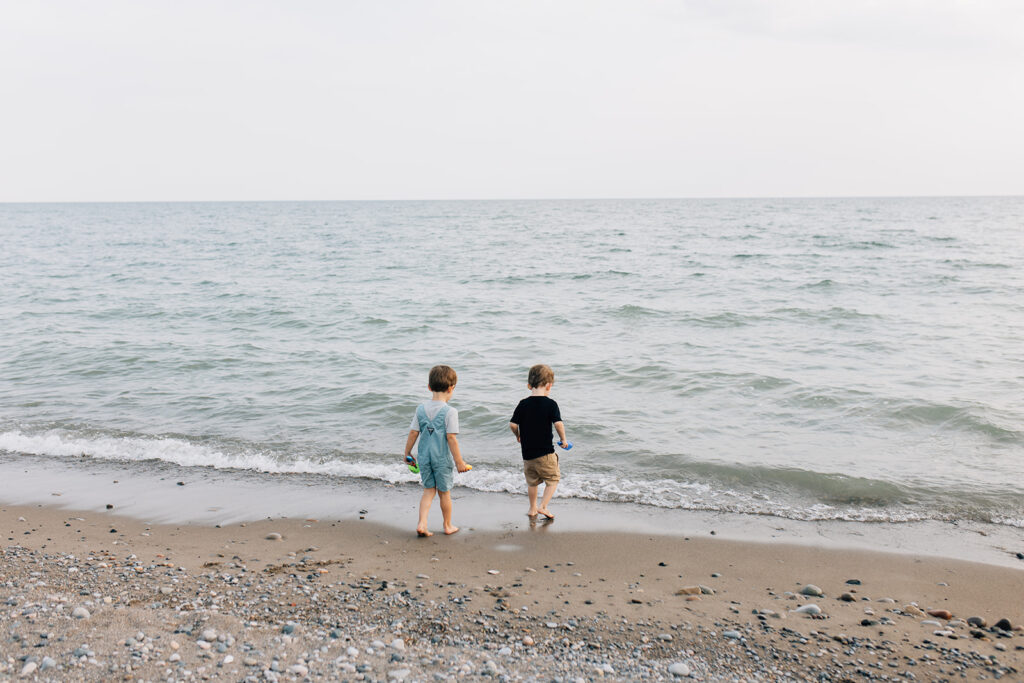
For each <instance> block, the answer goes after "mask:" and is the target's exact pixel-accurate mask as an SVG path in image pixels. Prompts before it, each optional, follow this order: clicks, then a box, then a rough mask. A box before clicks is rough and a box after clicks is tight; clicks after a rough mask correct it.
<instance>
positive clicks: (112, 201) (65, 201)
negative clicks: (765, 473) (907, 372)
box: [0, 194, 1024, 205]
mask: <svg viewBox="0 0 1024 683" xmlns="http://www.w3.org/2000/svg"><path fill="white" fill-rule="evenodd" d="M1017 198H1024V194H934V195H932V194H906V195H903V194H891V195H888V194H877V195H872V194H864V195H857V194H850V195H715V196H678V197H657V196H649V197H641V196H633V197H628V196H627V197H461V198H460V197H424V198H416V197H411V198H398V199H396V198H376V199H48V200H0V205H9V204H257V203H263V204H273V203H280V204H286V203H341V202H351V203H358V202H567V201H715V200H733V201H735V200H770V199H786V200H792V199H1017Z"/></svg>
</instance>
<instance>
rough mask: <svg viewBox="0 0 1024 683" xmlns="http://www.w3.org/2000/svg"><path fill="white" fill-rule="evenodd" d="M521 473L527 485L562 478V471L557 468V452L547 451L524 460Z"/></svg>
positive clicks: (549, 482)
mask: <svg viewBox="0 0 1024 683" xmlns="http://www.w3.org/2000/svg"><path fill="white" fill-rule="evenodd" d="M523 473H524V474H525V475H526V483H527V485H529V486H540V483H541V482H544V483H546V484H554V483H556V482H557V481H558V480H559V479H561V478H562V473H561V472H560V471H559V470H558V454H557V453H548V454H547V455H542V456H540V457H539V458H534V459H533V460H524V461H523Z"/></svg>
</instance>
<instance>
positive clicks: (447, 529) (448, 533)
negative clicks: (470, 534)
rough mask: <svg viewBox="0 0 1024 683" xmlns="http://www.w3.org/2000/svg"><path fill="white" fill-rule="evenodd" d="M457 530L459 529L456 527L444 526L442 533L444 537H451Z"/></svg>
mask: <svg viewBox="0 0 1024 683" xmlns="http://www.w3.org/2000/svg"><path fill="white" fill-rule="evenodd" d="M458 530H459V527H457V526H446V527H445V528H444V533H445V536H451V535H452V534H454V533H455V532H456V531H458Z"/></svg>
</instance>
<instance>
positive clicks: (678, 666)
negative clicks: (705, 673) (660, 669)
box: [668, 662, 690, 678]
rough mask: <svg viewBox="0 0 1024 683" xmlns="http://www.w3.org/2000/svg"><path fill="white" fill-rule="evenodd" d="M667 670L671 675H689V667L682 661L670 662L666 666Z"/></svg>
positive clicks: (683, 676) (684, 676)
mask: <svg viewBox="0 0 1024 683" xmlns="http://www.w3.org/2000/svg"><path fill="white" fill-rule="evenodd" d="M668 672H669V673H670V674H672V675H673V676H680V677H682V678H686V677H687V676H689V675H690V667H688V666H687V665H686V664H683V663H682V662H676V663H675V664H672V665H671V666H669V667H668Z"/></svg>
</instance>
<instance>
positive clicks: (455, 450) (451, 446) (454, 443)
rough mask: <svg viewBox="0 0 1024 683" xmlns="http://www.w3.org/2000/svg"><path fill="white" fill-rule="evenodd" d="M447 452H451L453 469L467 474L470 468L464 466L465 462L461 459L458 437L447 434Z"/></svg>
mask: <svg viewBox="0 0 1024 683" xmlns="http://www.w3.org/2000/svg"><path fill="white" fill-rule="evenodd" d="M447 439H448V450H450V451H451V452H452V457H453V458H455V469H457V470H458V471H459V472H469V470H470V467H469V465H467V464H466V461H465V460H463V459H462V451H460V450H459V435H458V434H448V435H447Z"/></svg>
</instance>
